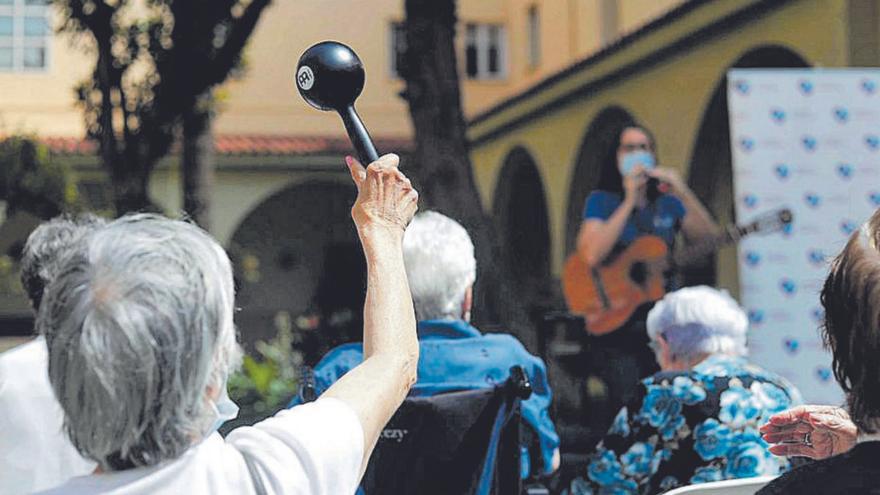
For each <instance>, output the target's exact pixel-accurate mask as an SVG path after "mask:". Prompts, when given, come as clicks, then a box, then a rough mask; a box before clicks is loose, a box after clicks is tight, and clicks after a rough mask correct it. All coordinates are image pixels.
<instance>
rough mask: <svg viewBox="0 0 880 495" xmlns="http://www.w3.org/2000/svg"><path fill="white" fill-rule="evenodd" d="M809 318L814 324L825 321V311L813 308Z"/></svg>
mask: <svg viewBox="0 0 880 495" xmlns="http://www.w3.org/2000/svg"><path fill="white" fill-rule="evenodd" d="M810 316H811V317H812V318H813V321H815V322H816V323H821V322H822V321H823V320H824V319H825V310H824V309H822V308H818V307H817V308H813V310H812V311H810Z"/></svg>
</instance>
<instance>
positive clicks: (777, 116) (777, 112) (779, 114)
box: [770, 108, 785, 124]
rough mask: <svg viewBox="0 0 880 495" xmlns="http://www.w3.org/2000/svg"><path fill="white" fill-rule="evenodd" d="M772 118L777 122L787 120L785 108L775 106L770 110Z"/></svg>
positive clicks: (780, 122)
mask: <svg viewBox="0 0 880 495" xmlns="http://www.w3.org/2000/svg"><path fill="white" fill-rule="evenodd" d="M770 119H771V120H772V121H773V122H776V123H777V124H782V123H784V122H785V110H783V109H781V108H773V109H771V110H770Z"/></svg>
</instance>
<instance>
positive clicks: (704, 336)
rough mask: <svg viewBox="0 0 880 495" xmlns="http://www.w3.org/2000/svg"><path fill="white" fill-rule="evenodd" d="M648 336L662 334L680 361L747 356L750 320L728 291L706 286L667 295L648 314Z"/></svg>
mask: <svg viewBox="0 0 880 495" xmlns="http://www.w3.org/2000/svg"><path fill="white" fill-rule="evenodd" d="M647 326H648V336H649V337H650V338H651V340H652V341H654V340H656V339H657V336H658V335H659V334H662V335H663V337H664V339H665V340H666V342H667V343H668V344H669V350H670V351H671V352H672V354H673V355H675V356H677V357H678V358H680V359H693V358H696V357H698V356H700V355H702V354H730V355H735V356H744V355H745V354H746V332H747V331H748V327H749V319H748V317H747V316H746V313H745V312H744V311H743V310H742V308H741V307H740V306H739V304H737V302H736V301H735V300H734V299H733V298H732V297H730V294H728V293H727V291H719V290H716V289H713V288H711V287H707V286H705V285H700V286H697V287H687V288H684V289H679V290H677V291H675V292H671V293H669V294H667V295H666V296H665V297H664V298H663V299H662V300H660V301H658V302H657V304H655V305H654V307H653V308H652V309H651V311H650V312H649V313H648V320H647Z"/></svg>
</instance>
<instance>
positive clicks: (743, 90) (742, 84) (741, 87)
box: [733, 79, 751, 95]
mask: <svg viewBox="0 0 880 495" xmlns="http://www.w3.org/2000/svg"><path fill="white" fill-rule="evenodd" d="M733 87H734V89H736V92H737V93H739V94H741V95H747V94H749V90H750V89H751V87H749V82H748V81H746V80H745V79H737V80H736V81H734V83H733Z"/></svg>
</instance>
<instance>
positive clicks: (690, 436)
mask: <svg viewBox="0 0 880 495" xmlns="http://www.w3.org/2000/svg"><path fill="white" fill-rule="evenodd" d="M642 383H643V385H644V387H643V388H642V389H641V395H640V396H639V398H638V401H637V402H633V403H631V404H630V405H629V406H627V407H624V408H623V409H621V411H620V413H618V415H617V417H616V418H615V419H614V422H613V424H612V425H611V428H610V429H609V431H608V433H607V434H606V436H605V438H604V439H603V440H602V442H600V443H599V445H598V447H597V451H596V453H595V454H594V456H593V459H592V462H591V463H590V464H589V467H588V469H587V473H585V474H586V476H581V477H578V478H576V479H575V480H574V481H573V482H572V483H571V485H570V486H569V489H568V491H567V493H569V494H570V495H587V494H606V493H608V494H647V493H662V492H665V491H668V490H671V489H673V488H675V487H678V486H681V485H687V484H691V483H705V482H710V481H719V480H723V479H732V478H747V477H753V476H763V475H775V474H779V473H780V472H782V471H785V470H787V469H788V467H789V466H788V463H787V461H786V460H785V459H783V458H778V457H775V456H773V455H772V454H770V452H769V451H768V450H767V447H768V446H767V444H766V443H765V442H764V440H763V439H761V436H760V434H759V433H758V427H759V426H760V425H761V424H763V422H765V421H766V419H767V418H769V417H770V416H771V415H772V414H775V413H777V412H779V411H782V410H784V409H787V408H789V407H792V406H794V405H797V404H800V403H801V402H802V401H801V398H800V394H799V393H798V392H797V390H796V389H795V388H794V387H793V386H792V385H791V384H789V383H788V382H787V381H786V380H784V379H783V378H781V377H778V376H775V375H773V374H771V373H769V372H766V371H764V370H762V369H760V368H758V367H757V366H754V365H752V364H749V363H748V362H746V361H745V359H743V358H735V357H729V356H712V357H710V358H708V359H706V360H704V361H703V362H702V363H701V364H699V365H698V366H696V367H695V368H693V369H692V370H690V371H689V372H681V373H658V374H656V375H654V376H652V377H650V378H648V379H646V380H644V381H643V382H642Z"/></svg>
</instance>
